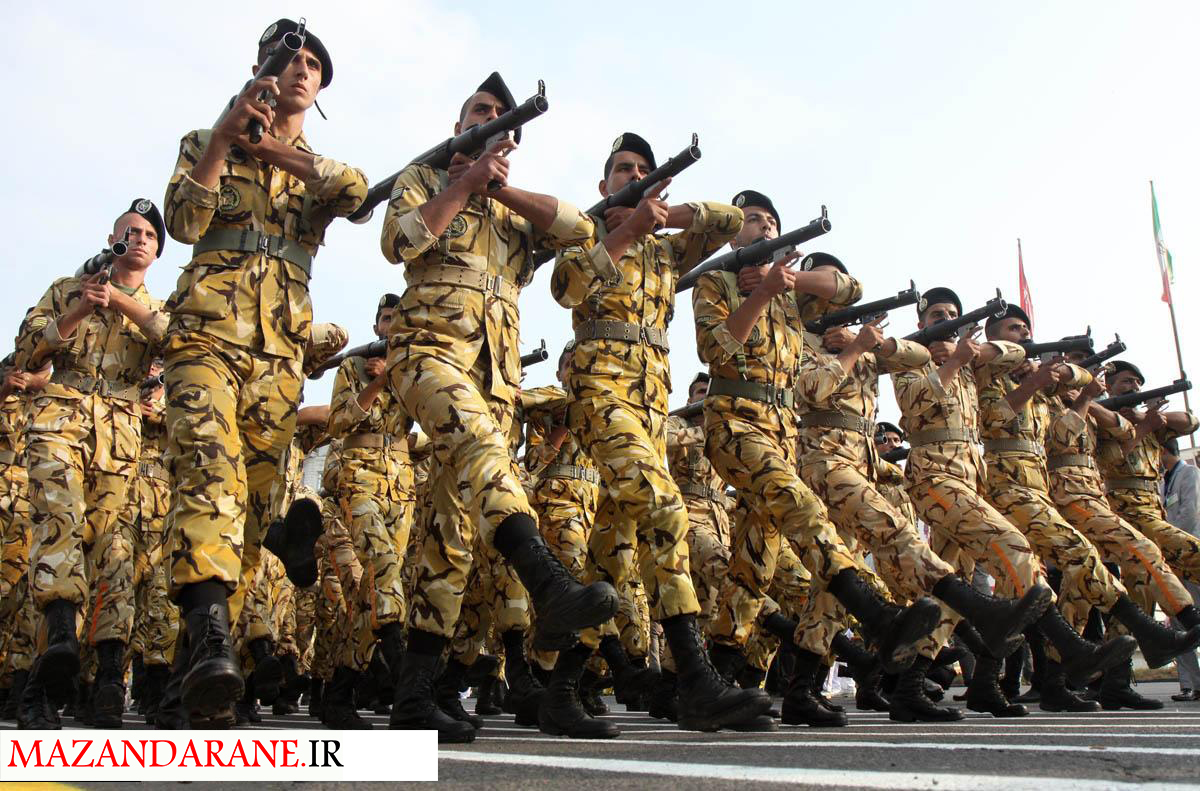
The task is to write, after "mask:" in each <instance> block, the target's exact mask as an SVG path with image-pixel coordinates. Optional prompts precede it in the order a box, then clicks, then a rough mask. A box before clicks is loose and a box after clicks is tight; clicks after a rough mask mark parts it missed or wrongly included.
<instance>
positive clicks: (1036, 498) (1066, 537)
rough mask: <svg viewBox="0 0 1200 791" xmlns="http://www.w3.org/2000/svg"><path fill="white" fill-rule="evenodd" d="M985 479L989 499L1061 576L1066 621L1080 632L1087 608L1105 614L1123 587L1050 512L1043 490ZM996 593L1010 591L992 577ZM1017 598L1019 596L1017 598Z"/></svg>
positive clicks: (1061, 606)
mask: <svg viewBox="0 0 1200 791" xmlns="http://www.w3.org/2000/svg"><path fill="white" fill-rule="evenodd" d="M993 476H994V477H991V478H990V479H989V481H988V500H989V501H990V502H991V503H992V505H994V506H995V507H996V510H997V511H999V512H1000V513H1001V514H1003V515H1004V516H1005V517H1006V518H1007V519H1008V521H1010V522H1012V523H1013V524H1014V525H1016V526H1017V528H1018V529H1019V530H1020V531H1021V532H1022V533H1023V534H1024V535H1025V538H1026V539H1028V541H1029V544H1030V546H1032V547H1033V549H1034V551H1035V552H1037V554H1038V555H1039V556H1040V557H1041V558H1042V560H1043V561H1044V562H1045V563H1047V564H1050V565H1053V566H1054V567H1055V568H1057V569H1058V570H1059V571H1061V572H1062V585H1061V586H1060V587H1059V590H1058V607H1059V610H1060V611H1061V612H1062V614H1063V617H1064V618H1066V619H1067V622H1068V623H1070V624H1071V625H1072V626H1074V627H1075V628H1076V630H1077V631H1080V632H1082V631H1083V627H1084V626H1085V625H1086V624H1087V617H1088V613H1089V612H1090V611H1091V608H1092V607H1099V608H1100V609H1101V610H1102V611H1103V612H1107V611H1108V610H1109V609H1111V608H1112V606H1113V605H1114V604H1116V602H1117V599H1118V598H1119V597H1120V596H1122V595H1124V594H1125V586H1124V585H1122V584H1121V581H1120V580H1118V579H1117V578H1116V577H1114V576H1113V575H1112V572H1110V571H1109V570H1108V569H1107V568H1106V567H1105V565H1104V562H1103V561H1102V560H1101V559H1100V552H1099V551H1097V549H1096V547H1095V546H1093V545H1092V543H1091V542H1090V541H1088V540H1087V539H1086V538H1084V537H1083V534H1081V533H1080V532H1079V531H1078V530H1076V529H1075V528H1074V527H1072V526H1071V523H1070V522H1068V521H1067V520H1066V519H1064V518H1063V517H1062V515H1061V514H1060V513H1059V512H1058V511H1057V510H1056V509H1055V508H1054V502H1053V501H1052V500H1051V499H1050V495H1049V494H1048V493H1046V492H1043V491H1039V490H1037V489H1033V488H1030V487H1027V486H1017V485H1015V484H1014V483H1013V482H1011V481H1009V480H1007V479H1005V478H1002V477H1001V476H1000V475H999V474H998V473H996V472H995V471H994V472H993ZM996 592H997V593H998V594H1004V595H1008V596H1012V595H1014V593H1015V591H1014V588H1013V586H1012V585H1011V583H1009V582H1008V581H1007V580H1004V579H1000V578H997V584H996ZM1017 595H1019V594H1017Z"/></svg>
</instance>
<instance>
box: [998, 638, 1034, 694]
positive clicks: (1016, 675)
mask: <svg viewBox="0 0 1200 791" xmlns="http://www.w3.org/2000/svg"><path fill="white" fill-rule="evenodd" d="M1028 654H1029V649H1028V648H1027V647H1026V646H1022V647H1021V649H1020V650H1018V651H1013V652H1012V653H1011V654H1009V655H1008V656H1006V657H1004V673H1003V675H1001V676H1000V680H999V682H998V683H999V684H1000V691H1001V692H1003V693H1004V697H1006V698H1008V699H1009V700H1012V699H1013V698H1015V697H1017V696H1018V695H1020V694H1021V672H1022V671H1023V670H1024V669H1025V657H1026V656H1027V655H1028Z"/></svg>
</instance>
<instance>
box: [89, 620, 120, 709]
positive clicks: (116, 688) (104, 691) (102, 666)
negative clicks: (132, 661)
mask: <svg viewBox="0 0 1200 791" xmlns="http://www.w3.org/2000/svg"><path fill="white" fill-rule="evenodd" d="M96 658H97V664H98V667H97V670H96V680H95V682H94V683H93V686H92V722H93V723H94V724H95V726H96V727H97V728H120V727H121V715H122V714H124V713H125V644H124V643H122V642H121V641H120V640H101V641H100V642H99V643H97V644H96Z"/></svg>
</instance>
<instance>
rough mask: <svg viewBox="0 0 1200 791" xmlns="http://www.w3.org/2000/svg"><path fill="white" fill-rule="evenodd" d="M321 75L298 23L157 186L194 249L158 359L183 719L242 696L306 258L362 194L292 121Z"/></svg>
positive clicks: (328, 70) (304, 325)
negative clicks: (242, 621)
mask: <svg viewBox="0 0 1200 791" xmlns="http://www.w3.org/2000/svg"><path fill="white" fill-rule="evenodd" d="M297 29H298V25H297V24H296V23H295V22H293V21H292V20H290V19H281V20H279V21H278V22H275V23H274V24H272V25H270V26H269V27H268V28H267V29H266V30H265V31H264V32H263V34H262V36H261V37H260V38H259V40H258V56H259V57H258V61H257V62H259V63H261V62H262V61H263V59H264V58H265V56H266V54H267V53H268V51H270V50H271V49H272V47H274V46H278V45H279V42H280V41H281V39H282V38H283V37H284V35H286V34H287V33H289V32H294V31H296V30H297ZM252 71H253V69H252ZM332 79H333V63H332V61H331V60H330V58H329V53H328V51H327V50H326V49H325V45H324V44H322V43H321V40H320V39H319V38H317V37H316V36H315V35H313V33H312V32H311V31H308V32H307V34H306V38H305V46H304V48H303V49H302V50H301V51H300V52H298V53H297V54H296V56H295V57H294V58H293V59H292V62H291V63H290V64H289V65H288V67H287V69H286V70H285V72H284V73H283V75H282V76H281V77H280V78H279V79H278V80H276V79H275V78H271V77H268V78H264V79H262V80H255V81H252V82H251V83H250V84H249V85H248V86H247V87H246V88H245V89H244V90H243V91H242V92H241V94H240V95H239V96H238V97H237V99H236V100H235V101H234V103H233V106H232V107H230V108H229V110H228V111H227V112H226V113H225V114H224V115H223V116H222V118H221V119H220V121H219V122H218V123H217V125H216V127H215V128H213V129H211V130H199V131H194V132H189V133H188V134H187V135H186V136H185V137H184V138H183V142H182V143H181V145H180V151H179V160H178V162H177V163H176V166H175V172H174V174H173V175H172V177H171V182H170V184H169V185H168V187H167V197H166V219H167V226H168V228H169V229H170V232H171V235H172V236H173V237H174V238H176V239H178V240H179V241H180V242H183V243H185V244H192V245H194V247H193V251H192V253H193V258H192V261H191V262H190V263H189V264H188V265H187V266H186V267H185V268H184V271H183V274H182V276H181V277H180V279H179V284H178V287H177V288H176V290H175V293H174V294H173V295H172V296H171V298H170V300H169V301H168V308H169V310H170V312H171V314H172V318H171V325H170V329H169V331H168V337H167V342H166V351H165V355H164V356H165V360H166V372H165V377H166V383H167V432H168V436H169V437H170V445H169V450H168V459H169V462H170V468H171V473H172V477H173V478H174V481H175V485H176V487H177V492H176V497H175V500H174V503H173V521H172V532H173V537H172V545H173V546H174V547H175V548H174V550H173V552H172V556H171V559H172V580H171V594H172V599H173V600H174V601H176V602H177V603H178V604H179V606H180V610H181V613H182V616H183V620H184V622H185V623H186V627H185V630H184V631H185V637H186V641H187V643H186V645H185V646H183V650H182V651H180V652H179V653H180V654H181V655H182V656H181V657H180V659H179V661H177V662H176V663H175V666H174V668H173V671H174V673H173V675H175V676H178V679H175V678H173V679H172V686H171V692H169V693H168V697H169V698H171V700H172V701H174V700H175V699H176V698H177V697H178V696H181V699H182V704H183V706H184V707H185V708H186V710H187V711H188V713H189V715H190V716H191V717H192V719H193V720H194V721H195V722H196V723H197V724H200V723H204V722H208V723H212V724H227V723H228V720H229V713H230V712H229V709H230V705H231V704H232V703H233V702H234V701H236V700H237V699H238V698H240V697H241V695H242V692H243V687H244V685H243V681H242V677H241V673H240V672H239V668H238V665H237V662H236V661H235V659H234V656H233V650H232V646H231V644H230V640H229V624H230V621H231V620H232V621H233V622H236V621H237V619H238V616H239V615H240V612H241V607H242V600H243V597H244V596H245V594H246V586H247V583H248V582H249V580H250V578H251V576H252V575H253V573H254V570H255V568H257V566H258V557H259V545H260V543H261V540H262V535H261V534H262V532H263V528H264V525H263V513H264V511H265V510H266V505H267V497H268V492H269V489H270V487H271V483H272V481H273V480H274V478H275V474H276V469H277V467H278V463H279V457H280V456H281V455H282V454H283V451H284V449H285V448H287V446H288V443H289V442H291V440H292V436H293V433H294V428H295V421H296V405H297V403H298V401H299V397H300V388H301V380H302V376H301V357H302V354H303V352H304V348H305V345H306V343H307V342H308V340H309V337H310V326H311V323H312V301H311V299H310V297H309V291H308V284H309V277H310V275H311V271H312V258H313V256H314V255H315V254H316V251H317V248H318V247H319V246H320V245H321V243H322V241H323V239H324V235H325V228H326V226H328V225H329V223H330V222H331V221H332V220H333V219H334V218H336V217H344V216H347V215H349V214H350V213H352V212H353V211H354V210H355V209H357V208H358V206H359V205H361V203H362V201H363V199H364V198H365V196H366V189H367V182H366V177H365V176H363V174H362V173H361V172H360V171H358V170H356V169H354V168H351V167H348V166H347V165H344V164H342V163H340V162H336V161H334V160H332V159H329V158H327V157H323V156H318V155H316V154H314V153H313V152H312V149H311V148H310V147H309V145H308V141H307V140H306V139H305V137H304V131H303V127H304V118H305V114H306V112H307V111H308V108H309V107H311V106H312V105H313V103H314V102H315V101H316V98H317V94H318V92H319V91H320V90H322V89H324V88H326V87H328V85H329V83H330V81H331V80H332ZM263 95H266V96H268V97H271V96H273V97H274V106H273V107H272V106H271V105H270V104H268V102H267V101H265V100H262V99H261V98H260V96H263ZM251 121H257V122H258V123H260V124H262V128H263V129H264V130H266V133H264V134H263V135H262V138H261V141H260V142H253V141H251V139H250V137H249V135H248V134H247V127H248V125H249V124H250V122H251ZM239 580H240V581H241V582H240V583H239ZM175 682H178V683H175ZM176 688H177V689H178V692H176V691H175V690H176Z"/></svg>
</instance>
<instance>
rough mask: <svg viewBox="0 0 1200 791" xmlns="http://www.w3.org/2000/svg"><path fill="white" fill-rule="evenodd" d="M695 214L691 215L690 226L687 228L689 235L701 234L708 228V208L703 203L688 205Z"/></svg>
mask: <svg viewBox="0 0 1200 791" xmlns="http://www.w3.org/2000/svg"><path fill="white" fill-rule="evenodd" d="M687 205H688V206H691V207H692V210H693V211H694V212H695V214H693V215H692V224H691V225H689V226H688V232H689V233H702V232H703V231H705V230H707V228H708V206H706V205H705V204H703V203H689V204H687Z"/></svg>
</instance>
